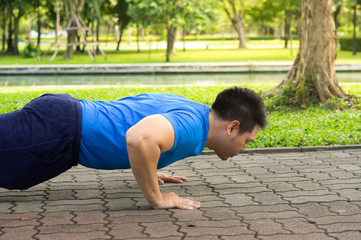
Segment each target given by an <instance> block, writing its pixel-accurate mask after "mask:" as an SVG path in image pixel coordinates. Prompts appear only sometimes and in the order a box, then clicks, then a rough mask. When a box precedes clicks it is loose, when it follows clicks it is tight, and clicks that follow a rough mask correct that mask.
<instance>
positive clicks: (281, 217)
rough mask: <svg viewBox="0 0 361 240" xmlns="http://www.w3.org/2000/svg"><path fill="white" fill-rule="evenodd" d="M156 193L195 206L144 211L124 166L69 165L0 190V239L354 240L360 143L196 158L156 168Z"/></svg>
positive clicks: (358, 234) (360, 217) (359, 232)
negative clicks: (165, 179) (166, 177)
mask: <svg viewBox="0 0 361 240" xmlns="http://www.w3.org/2000/svg"><path fill="white" fill-rule="evenodd" d="M162 172H163V173H166V174H175V175H179V176H187V177H188V178H189V181H187V182H185V183H183V184H166V185H163V186H161V190H162V192H170V191H174V192H176V193H177V194H178V195H180V196H182V197H185V198H189V199H194V200H198V201H201V202H202V207H201V208H200V209H197V210H191V211H187V210H178V209H169V210H153V209H151V208H150V206H149V204H148V203H147V202H146V200H145V199H144V198H143V196H142V193H141V192H140V190H139V189H138V187H137V184H136V182H135V180H134V177H133V175H132V173H131V171H129V170H126V171H98V170H92V169H86V168H83V167H80V166H78V167H75V168H73V169H71V170H70V171H68V172H66V173H64V174H62V175H60V176H58V177H56V178H54V179H52V180H51V181H48V182H45V183H43V184H40V185H38V186H35V187H33V188H31V189H28V190H26V191H8V190H4V189H1V190H0V239H1V240H5V239H6V240H8V239H16V240H21V239H39V240H46V239H52V240H54V239H67V240H68V239H81V240H84V239H166V240H167V239H169V240H177V239H207V240H208V239H210V240H212V239H224V240H231V239H242V240H247V239H264V240H270V239H282V240H284V239H292V240H297V239H317V240H318V239H319V240H323V239H347V240H349V239H361V224H360V223H361V190H360V189H361V148H360V149H352V150H337V151H320V152H293V153H292V152H288V153H273V154H262V153H252V154H240V155H238V156H237V157H235V158H233V159H230V160H228V161H222V160H220V159H218V158H217V157H216V155H200V156H197V157H192V158H188V159H186V160H183V161H180V162H177V163H175V164H173V165H171V166H169V167H167V168H165V169H163V170H162Z"/></svg>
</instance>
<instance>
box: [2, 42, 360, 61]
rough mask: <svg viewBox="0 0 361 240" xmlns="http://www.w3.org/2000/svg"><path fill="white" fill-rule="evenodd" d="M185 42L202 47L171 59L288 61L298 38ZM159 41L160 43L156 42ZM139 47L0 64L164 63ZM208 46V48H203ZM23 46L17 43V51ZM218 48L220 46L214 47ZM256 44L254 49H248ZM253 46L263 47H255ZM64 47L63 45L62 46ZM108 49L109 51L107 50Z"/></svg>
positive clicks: (159, 53) (160, 55) (342, 55)
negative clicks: (242, 43)
mask: <svg viewBox="0 0 361 240" xmlns="http://www.w3.org/2000/svg"><path fill="white" fill-rule="evenodd" d="M187 43H194V44H200V46H201V48H202V49H187V50H186V51H185V52H184V51H183V49H177V54H176V55H174V56H171V62H253V61H254V62H281V61H282V62H283V61H289V62H292V61H294V59H295V58H296V55H297V52H298V49H297V47H298V41H294V42H293V46H294V48H293V51H292V54H291V50H290V49H284V48H276V49H274V48H267V47H274V46H282V45H283V41H280V40H250V41H248V42H247V46H248V47H249V48H247V49H238V48H237V41H233V40H227V41H221V40H219V41H187ZM157 44H158V43H156V42H153V43H152V46H153V47H155V46H157ZM159 44H160V43H159ZM121 46H123V47H125V48H128V47H129V48H135V47H136V42H134V41H133V42H131V43H130V44H127V43H126V42H124V43H122V45H121ZM141 46H142V47H144V48H145V49H146V50H141V52H140V53H138V52H137V51H136V50H126V49H125V50H124V49H123V50H120V51H115V50H113V49H115V44H114V43H113V42H109V43H107V44H106V45H105V43H104V42H103V43H102V45H101V48H102V49H108V50H104V52H105V53H106V55H107V59H104V57H103V56H101V55H98V56H97V57H96V60H95V62H92V61H91V59H90V58H89V56H88V53H87V52H84V53H75V54H74V56H73V59H72V60H64V59H63V53H64V50H61V51H60V52H59V54H58V55H57V57H56V58H55V59H54V61H52V62H49V61H48V60H49V59H50V58H51V55H52V53H53V51H54V49H55V48H52V51H51V52H50V53H48V54H47V56H45V57H44V58H43V59H42V60H40V61H38V60H37V59H36V58H24V57H23V56H12V55H9V54H6V53H4V52H1V51H0V65H21V64H94V63H96V64H111V63H163V62H165V50H164V49H161V50H152V51H149V50H148V48H149V43H148V42H146V41H142V42H141ZM206 46H208V47H209V48H210V49H206ZM222 46H223V47H224V46H228V47H232V48H230V49H221V48H222ZM24 47H25V45H20V51H22V50H23V48H24ZM48 47H49V45H43V46H42V48H41V51H42V53H44V52H45V51H46V50H47V49H48ZM217 47H219V48H220V49H214V48H217ZM252 47H256V48H252ZM257 47H266V48H261V49H258V48H257ZM63 49H64V48H63ZM109 49H110V50H109ZM337 54H338V57H337V60H336V63H361V54H357V55H356V56H353V55H352V52H346V51H338V53H337Z"/></svg>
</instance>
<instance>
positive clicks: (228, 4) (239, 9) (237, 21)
mask: <svg viewBox="0 0 361 240" xmlns="http://www.w3.org/2000/svg"><path fill="white" fill-rule="evenodd" d="M223 9H224V11H225V12H226V14H227V16H228V18H229V20H230V21H231V22H232V26H233V28H234V30H235V31H236V33H237V35H238V41H239V44H238V48H245V47H246V37H245V34H244V26H243V12H244V3H243V0H223Z"/></svg>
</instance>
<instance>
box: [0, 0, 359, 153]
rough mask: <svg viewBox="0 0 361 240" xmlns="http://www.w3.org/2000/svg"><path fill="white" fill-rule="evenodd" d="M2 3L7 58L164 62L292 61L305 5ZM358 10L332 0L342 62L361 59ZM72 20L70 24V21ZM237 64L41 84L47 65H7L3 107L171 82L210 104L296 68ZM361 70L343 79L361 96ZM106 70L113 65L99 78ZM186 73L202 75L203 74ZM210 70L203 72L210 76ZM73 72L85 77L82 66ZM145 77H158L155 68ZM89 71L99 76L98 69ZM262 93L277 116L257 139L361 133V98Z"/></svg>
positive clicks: (277, 141) (285, 142)
mask: <svg viewBox="0 0 361 240" xmlns="http://www.w3.org/2000/svg"><path fill="white" fill-rule="evenodd" d="M324 2H326V1H324ZM302 3H303V4H306V3H307V1H306V0H304V1H302ZM0 6H1V8H0V9H2V12H1V13H0V26H1V29H0V34H1V35H0V37H1V46H0V49H1V51H0V65H1V66H0V67H6V66H23V65H29V66H36V65H44V64H46V65H56V66H57V67H58V66H60V67H61V66H66V65H68V64H72V65H75V66H76V65H84V64H89V65H94V66H99V64H100V65H107V64H144V63H145V64H154V63H164V62H169V63H170V64H177V63H178V64H179V63H193V64H194V65H197V64H198V63H230V62H233V63H240V64H241V63H247V64H250V65H252V64H262V63H270V62H272V63H280V64H281V63H284V62H287V63H290V64H291V65H292V62H293V61H294V60H295V59H296V56H297V53H298V50H299V49H298V48H299V44H300V41H299V37H300V36H299V32H300V27H301V26H300V25H301V15H302V6H301V1H296V0H273V1H271V0H255V1H250V0H245V1H232V0H224V1H216V0H203V1H202V0H193V1H190V0H171V1H163V0H158V1H151V0H143V1H140V0H123V1H115V0H114V1H107V0H90V1H82V0H73V1H69V0H64V1H60V0H59V1H56V0H38V1H27V0H15V1H10V0H0ZM359 10H360V2H359V1H353V0H348V1H346V0H337V1H333V2H332V11H333V21H334V22H335V33H336V34H335V37H336V39H337V46H336V51H337V58H336V61H335V63H336V65H337V64H345V65H347V64H349V65H352V64H354V65H357V64H361V58H360V55H359V53H358V49H361V44H360V43H359V42H360V41H361V40H360V39H358V37H357V36H358V34H359V26H360V24H361V23H360V11H359ZM81 20H82V21H84V24H82V23H81ZM69 22H71V23H70V24H69ZM77 22H80V23H77ZM67 27H68V28H70V29H69V31H64V29H66V28H67ZM39 33H40V34H39ZM57 49H58V50H59V52H57ZM55 53H56V54H55ZM103 53H104V56H103ZM52 56H54V58H53V59H52ZM105 56H106V57H105ZM175 66H176V65H175ZM356 70H357V69H356ZM359 70H361V69H359ZM32 74H34V73H32ZM232 74H233V75H232V76H233V78H232V79H233V80H232V81H230V82H228V81H225V80H224V79H227V77H228V76H229V74H227V73H222V74H219V75H218V78H219V79H220V80H219V81H217V82H212V83H210V84H209V83H208V84H204V83H203V84H201V83H194V84H192V82H189V81H186V82H187V83H186V84H185V83H182V81H183V80H180V81H179V84H175V83H172V84H167V83H166V82H164V81H163V82H162V83H161V84H157V83H156V84H154V83H153V84H147V83H144V82H142V83H141V84H140V83H139V82H137V81H136V80H135V81H134V82H131V83H129V82H127V84H122V85H119V84H114V85H104V84H101V83H96V84H93V85H92V84H81V85H79V84H75V83H71V84H65V85H56V86H54V84H53V83H52V84H46V83H43V84H40V85H36V84H35V85H34V84H32V82H31V79H34V77H35V78H39V79H40V78H42V77H44V76H42V75H35V76H30V75H26V76H25V78H28V79H29V81H28V82H26V81H25V82H24V81H20V82H21V84H12V83H13V82H16V78H19V75H18V74H16V73H15V74H13V75H11V76H8V75H7V74H2V75H0V84H1V86H0V111H1V113H4V112H9V111H13V110H16V109H20V108H21V107H22V106H24V105H25V104H26V102H28V101H29V100H31V99H32V98H34V97H37V96H39V95H41V94H43V93H45V92H62V93H69V94H71V95H73V96H74V97H77V98H83V99H88V100H99V99H101V100H115V99H119V98H121V97H124V96H127V95H132V94H138V93H143V92H168V93H174V94H180V95H183V96H186V97H187V98H189V99H191V100H193V101H197V102H201V103H204V104H207V105H210V104H211V103H212V102H213V100H214V98H215V96H216V94H217V93H218V92H219V91H221V90H222V89H224V88H226V87H230V86H233V85H237V86H242V87H248V88H251V89H253V90H255V91H256V92H259V93H260V94H261V95H262V93H263V92H264V91H266V90H269V89H272V88H273V87H275V86H276V85H278V84H279V82H281V81H282V79H283V78H285V77H286V74H287V72H281V74H279V75H277V77H276V78H275V77H270V80H269V81H241V79H242V77H243V76H244V74H245V73H232ZM337 74H342V73H337ZM358 74H359V73H358V72H356V73H353V74H352V75H350V76H351V77H349V79H348V78H347V77H346V80H344V81H342V82H340V85H341V87H342V88H343V89H344V91H345V92H347V93H349V94H352V95H354V96H356V97H360V95H361V87H360V86H361V84H360V83H361V81H360V80H359V77H358ZM123 75H124V74H119V75H116V76H113V77H115V78H116V77H119V78H121V77H122V76H123ZM128 75H129V78H130V79H131V78H134V79H137V77H138V75H137V74H128ZM264 75H266V76H267V75H270V76H271V73H268V72H265V73H263V74H255V75H252V76H253V77H252V78H253V79H254V78H262V77H264ZM106 76H107V74H106V72H104V74H102V75H101V77H100V78H105V77H106ZM175 76H176V77H177V78H181V77H179V76H180V74H173V75H171V76H170V77H169V78H172V77H173V78H175ZM181 76H182V78H184V79H188V78H191V79H196V78H197V75H196V76H194V74H193V75H192V74H183V75H181ZM211 76H212V75H211V74H209V75H199V77H200V78H203V79H206V78H208V77H209V78H211ZM234 76H235V77H234ZM237 76H239V79H240V80H239V81H237V79H238V78H237ZM21 77H22V78H24V76H21ZM60 77H61V76H60ZM70 77H71V78H74V79H77V78H79V77H80V76H79V74H77V75H71V76H70ZM145 77H146V78H147V77H148V78H154V74H148V75H145ZM68 78H69V76H68ZM89 78H99V76H94V75H90V77H89ZM1 79H2V80H1ZM205 82H206V81H205ZM206 83H207V82H206ZM50 85H51V86H50ZM262 96H263V98H264V100H265V102H266V105H267V108H268V113H269V117H268V121H269V124H268V127H267V128H266V129H265V130H264V131H262V132H261V133H260V134H259V136H258V138H257V140H256V141H255V142H253V143H251V144H250V147H254V148H265V147H302V146H324V145H350V144H359V143H360V140H361V124H360V123H361V116H360V104H359V102H355V103H352V104H350V103H349V102H347V101H346V102H338V104H337V107H330V106H329V105H327V104H319V103H314V102H303V104H301V105H295V104H281V105H275V104H274V102H275V100H274V98H269V97H266V96H264V95H262Z"/></svg>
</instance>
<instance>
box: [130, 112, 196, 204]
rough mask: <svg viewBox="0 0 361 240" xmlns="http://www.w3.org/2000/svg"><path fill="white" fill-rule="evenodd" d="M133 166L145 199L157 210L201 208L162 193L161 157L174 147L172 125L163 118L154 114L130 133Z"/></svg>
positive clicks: (172, 194)
mask: <svg viewBox="0 0 361 240" xmlns="http://www.w3.org/2000/svg"><path fill="white" fill-rule="evenodd" d="M126 139H127V150H128V156H129V162H130V166H131V168H132V171H133V174H134V176H135V179H136V180H137V182H138V185H139V187H140V189H141V190H142V192H143V194H144V196H145V198H146V199H147V200H148V202H149V203H150V204H151V205H152V206H153V207H154V208H182V209H193V208H199V207H200V203H199V202H194V201H190V200H187V199H183V198H180V197H178V196H177V195H176V194H175V193H161V192H160V189H159V184H158V178H157V165H158V160H159V157H160V154H161V153H162V152H166V151H169V150H170V149H171V148H172V147H173V144H174V130H173V126H172V124H171V123H170V122H169V121H168V120H167V119H166V118H165V117H164V116H162V115H152V116H149V117H146V118H144V119H142V120H141V121H140V122H139V123H137V124H136V125H134V126H133V127H131V128H130V129H129V130H128V132H127V134H126Z"/></svg>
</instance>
